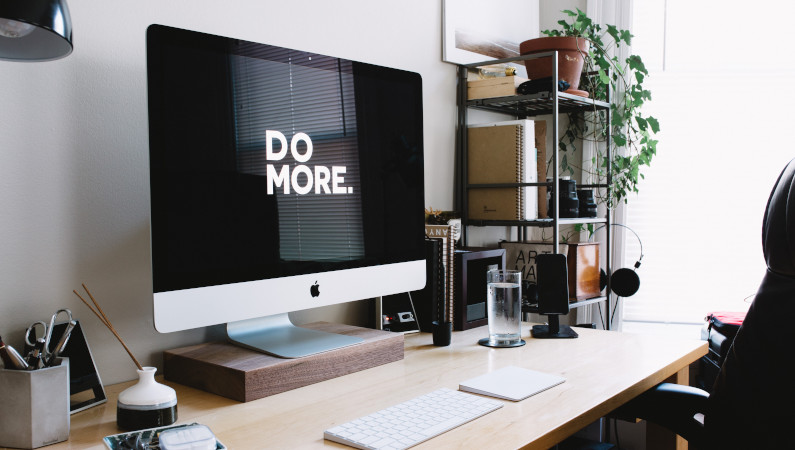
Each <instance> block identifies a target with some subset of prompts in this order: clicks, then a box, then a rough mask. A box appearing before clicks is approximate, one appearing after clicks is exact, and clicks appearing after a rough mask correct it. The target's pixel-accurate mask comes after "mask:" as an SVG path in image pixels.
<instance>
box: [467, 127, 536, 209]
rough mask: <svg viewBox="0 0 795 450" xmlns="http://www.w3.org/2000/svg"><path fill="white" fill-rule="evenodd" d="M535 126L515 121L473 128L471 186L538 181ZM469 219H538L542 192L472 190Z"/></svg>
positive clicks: (469, 153) (530, 189) (470, 132)
mask: <svg viewBox="0 0 795 450" xmlns="http://www.w3.org/2000/svg"><path fill="white" fill-rule="evenodd" d="M534 129H535V126H534V122H533V121H532V120H511V121H505V122H497V123H490V124H479V125H470V126H469V129H468V134H467V140H468V151H467V166H468V170H467V178H468V182H469V184H491V183H533V182H536V181H538V177H537V174H538V171H537V168H536V158H537V154H536V149H535V147H534V145H533V143H534V142H535V140H534V134H535V133H534ZM468 195H469V199H468V200H469V208H468V210H469V218H471V219H486V220H530V219H535V218H537V217H538V188H537V187H524V188H522V187H515V188H478V189H469V191H468Z"/></svg>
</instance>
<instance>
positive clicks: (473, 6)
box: [442, 0, 539, 76]
mask: <svg viewBox="0 0 795 450" xmlns="http://www.w3.org/2000/svg"><path fill="white" fill-rule="evenodd" d="M442 16H443V19H442V20H443V24H442V49H443V54H442V60H443V61H445V62H450V63H454V64H468V63H474V62H478V61H484V60H489V59H500V58H509V57H513V56H519V44H520V43H521V42H522V41H526V40H528V39H533V38H537V37H539V24H538V20H539V10H538V0H492V1H490V2H483V1H482V0H443V3H442ZM519 68H520V69H521V73H517V75H520V76H526V72H525V71H524V66H518V67H517V70H518V69H519Z"/></svg>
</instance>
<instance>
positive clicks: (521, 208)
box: [516, 125, 527, 220]
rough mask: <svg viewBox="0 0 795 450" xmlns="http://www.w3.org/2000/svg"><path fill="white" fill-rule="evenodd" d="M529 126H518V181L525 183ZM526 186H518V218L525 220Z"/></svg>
mask: <svg viewBox="0 0 795 450" xmlns="http://www.w3.org/2000/svg"><path fill="white" fill-rule="evenodd" d="M526 128H527V126H526V125H520V126H518V127H516V182H517V183H523V182H524V180H525V158H526V157H527V156H526V155H525V151H524V144H525V139H524V134H525V130H526ZM523 190H524V188H522V187H518V188H516V220H523V219H524V215H525V198H524V192H522V191H523Z"/></svg>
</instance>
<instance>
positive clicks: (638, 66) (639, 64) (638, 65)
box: [627, 55, 649, 75]
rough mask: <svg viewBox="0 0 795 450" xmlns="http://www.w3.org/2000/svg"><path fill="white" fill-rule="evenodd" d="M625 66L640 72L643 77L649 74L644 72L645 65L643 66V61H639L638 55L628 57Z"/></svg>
mask: <svg viewBox="0 0 795 450" xmlns="http://www.w3.org/2000/svg"><path fill="white" fill-rule="evenodd" d="M627 65H628V66H629V68H630V69H632V70H637V71H638V72H642V73H643V74H645V75H648V74H649V71H648V70H646V65H645V64H643V60H642V59H640V56H638V55H630V56H629V57H628V58H627Z"/></svg>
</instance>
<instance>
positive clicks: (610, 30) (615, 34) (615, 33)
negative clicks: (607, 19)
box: [607, 25, 621, 42]
mask: <svg viewBox="0 0 795 450" xmlns="http://www.w3.org/2000/svg"><path fill="white" fill-rule="evenodd" d="M607 34H609V35H610V36H611V37H612V38H613V40H614V41H616V42H618V41H619V40H620V39H621V38H620V37H618V28H616V26H615V25H608V26H607Z"/></svg>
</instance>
